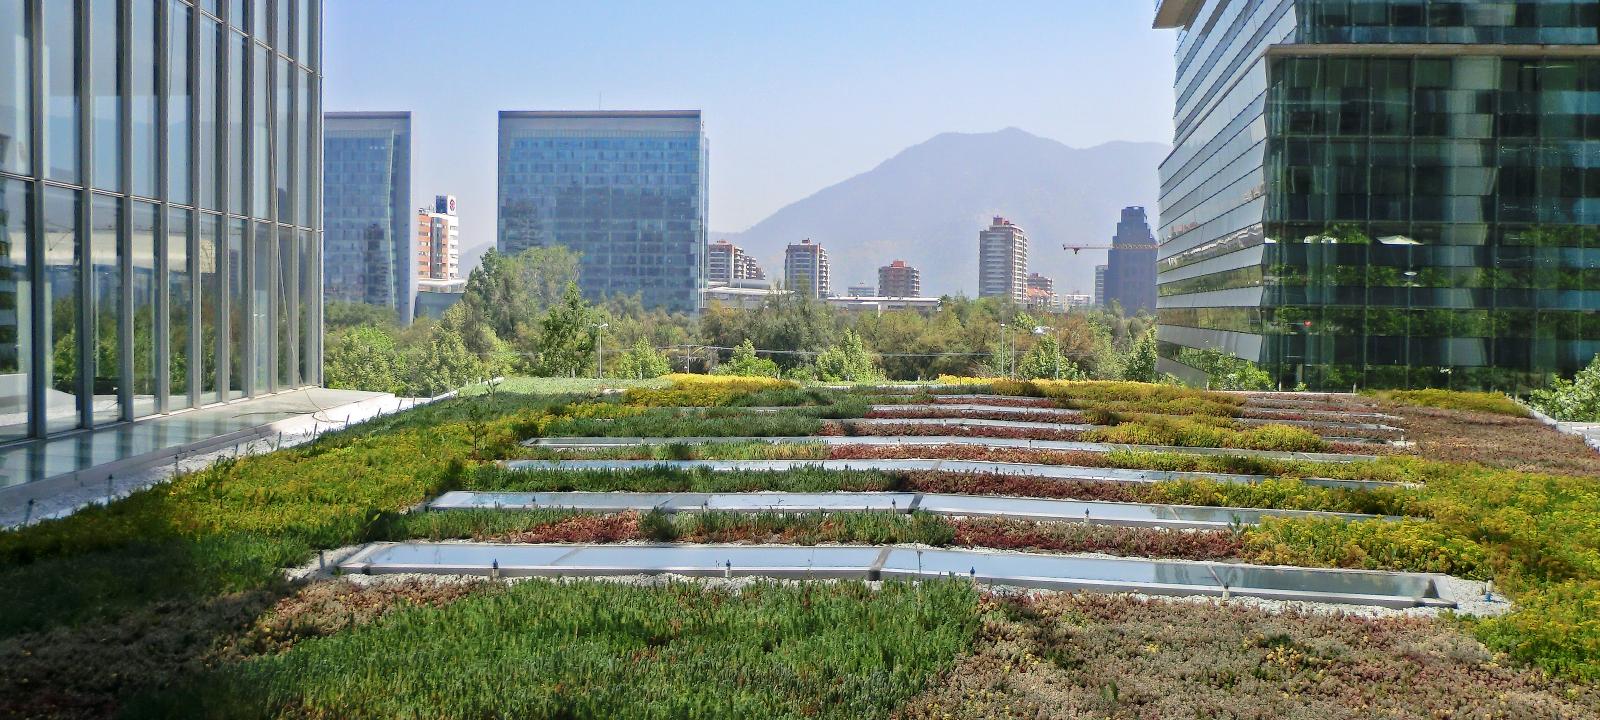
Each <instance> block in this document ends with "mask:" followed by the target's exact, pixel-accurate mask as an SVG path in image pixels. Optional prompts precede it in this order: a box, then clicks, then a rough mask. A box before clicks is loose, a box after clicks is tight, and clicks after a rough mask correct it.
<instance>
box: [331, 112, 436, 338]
mask: <svg viewBox="0 0 1600 720" xmlns="http://www.w3.org/2000/svg"><path fill="white" fill-rule="evenodd" d="M323 122H324V123H325V126H324V128H323V132H324V133H325V134H324V140H323V194H324V205H323V227H324V232H325V233H326V236H327V240H326V243H325V256H324V257H325V258H326V268H327V269H326V270H325V272H326V275H325V276H324V288H323V291H324V293H325V295H324V297H325V298H326V300H327V301H329V302H353V303H366V304H368V305H379V306H382V307H387V308H391V309H393V310H394V312H395V319H396V320H398V321H399V322H400V324H402V325H405V324H409V323H410V322H411V316H412V307H411V306H412V300H413V298H414V293H415V286H416V260H415V257H414V253H415V252H416V246H415V245H414V244H413V238H412V235H411V233H412V231H413V230H414V229H415V227H416V208H414V207H413V206H412V204H411V113H409V112H335V113H328V114H327V115H326V116H324V118H323Z"/></svg>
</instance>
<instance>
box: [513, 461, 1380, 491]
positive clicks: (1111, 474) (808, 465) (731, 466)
mask: <svg viewBox="0 0 1600 720" xmlns="http://www.w3.org/2000/svg"><path fill="white" fill-rule="evenodd" d="M501 464H502V466H503V467H505V468H506V469H508V470H579V471H581V470H589V471H607V472H622V471H628V470H650V469H654V468H663V469H667V470H708V471H710V472H789V471H794V470H826V471H877V472H950V473H982V474H991V475H1017V476H1026V477H1039V478H1047V479H1053V480H1088V481H1098V482H1113V483H1124V484H1132V483H1158V482H1171V481H1175V480H1210V481H1214V482H1219V483H1229V484H1234V485H1255V484H1259V483H1262V482H1265V481H1267V480H1268V479H1270V478H1269V477H1268V476H1266V475H1242V474H1241V475H1232V474H1225V473H1207V472H1177V471H1172V470H1134V469H1129V468H1100V467H1080V466H1077V465H1042V464H1030V463H1003V462H987V461H982V460H924V459H900V460H506V461H503V462H502V463H501ZM1300 482H1302V483H1304V484H1306V485H1313V486H1317V487H1329V488H1344V489H1348V490H1375V489H1380V488H1397V487H1412V486H1411V485H1409V484H1405V483H1396V482H1385V481H1381V480H1336V479H1333V478H1301V479H1300Z"/></svg>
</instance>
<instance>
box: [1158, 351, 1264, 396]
mask: <svg viewBox="0 0 1600 720" xmlns="http://www.w3.org/2000/svg"><path fill="white" fill-rule="evenodd" d="M1178 362H1181V363H1183V364H1185V365H1188V366H1189V367H1192V368H1194V369H1196V370H1199V371H1200V372H1203V373H1205V374H1206V386H1207V387H1209V388H1211V389H1212V390H1271V389H1272V375H1271V374H1269V373H1268V372H1267V371H1265V370H1262V369H1261V368H1260V367H1257V366H1256V364H1255V363H1252V362H1250V361H1249V360H1244V359H1242V358H1237V357H1234V356H1232V355H1229V354H1227V353H1225V352H1222V351H1221V350H1218V349H1216V348H1206V349H1204V350H1195V349H1193V348H1184V349H1183V350H1181V351H1179V353H1178Z"/></svg>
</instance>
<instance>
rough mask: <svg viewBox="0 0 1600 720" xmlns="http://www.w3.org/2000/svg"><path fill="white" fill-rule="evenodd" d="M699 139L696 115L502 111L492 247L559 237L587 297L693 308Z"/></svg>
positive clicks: (701, 242) (702, 228)
mask: <svg viewBox="0 0 1600 720" xmlns="http://www.w3.org/2000/svg"><path fill="white" fill-rule="evenodd" d="M706 167H707V147H706V138H705V132H704V125H703V124H702V122H701V118H700V112H699V111H681V112H502V113H500V193H499V194H500V198H499V203H500V222H499V232H498V241H497V243H496V244H497V246H498V248H499V250H500V252H503V253H517V252H521V251H522V250H524V249H526V248H530V247H542V246H553V245H561V246H565V247H568V248H571V249H572V250H573V251H575V252H577V253H579V255H580V256H581V259H580V265H579V284H580V285H581V286H582V288H583V291H584V294H585V295H586V296H588V297H590V298H591V299H598V298H601V297H604V296H609V295H631V294H635V293H637V294H638V295H639V296H640V299H641V300H642V301H643V303H644V305H645V307H660V308H665V309H668V310H679V311H692V310H695V309H697V308H698V307H699V304H700V289H701V286H702V285H703V284H704V276H705V266H704V263H705V256H706V249H705V248H706Z"/></svg>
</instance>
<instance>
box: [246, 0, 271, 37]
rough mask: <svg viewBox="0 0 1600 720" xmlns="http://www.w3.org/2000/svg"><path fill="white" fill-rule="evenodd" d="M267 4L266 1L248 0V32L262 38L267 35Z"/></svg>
mask: <svg viewBox="0 0 1600 720" xmlns="http://www.w3.org/2000/svg"><path fill="white" fill-rule="evenodd" d="M267 2H268V0H249V2H248V4H249V5H250V32H251V33H252V34H255V35H261V36H263V37H262V39H265V36H266V34H267Z"/></svg>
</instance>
